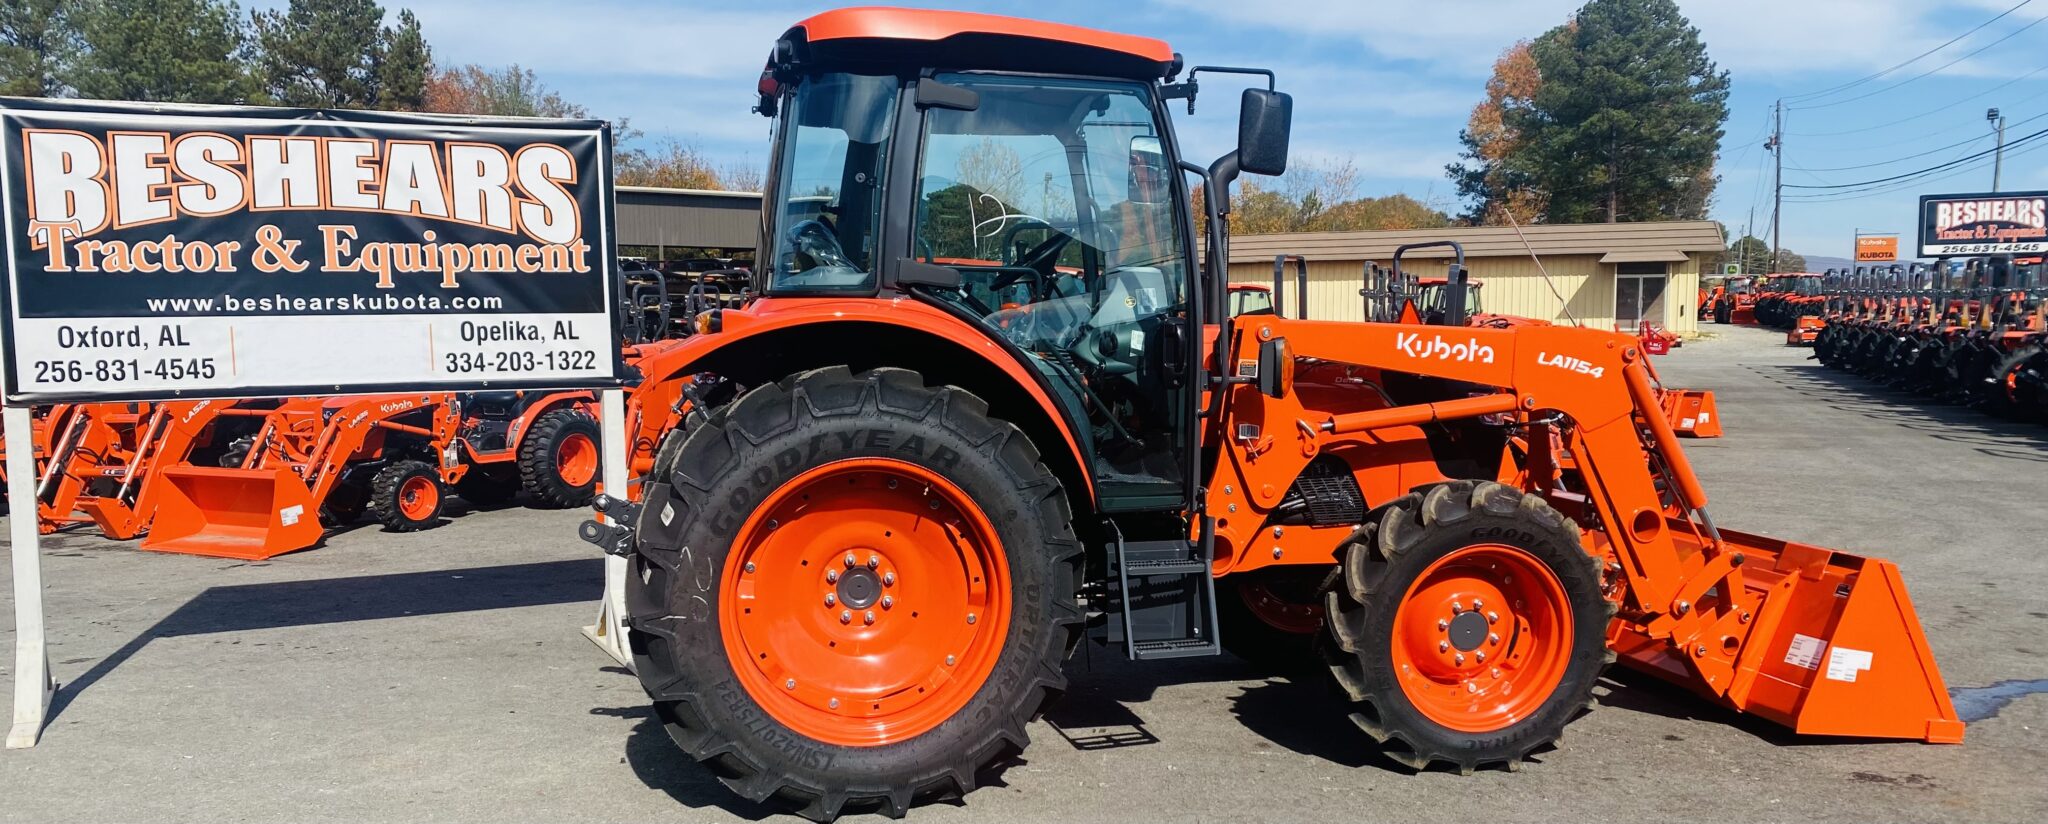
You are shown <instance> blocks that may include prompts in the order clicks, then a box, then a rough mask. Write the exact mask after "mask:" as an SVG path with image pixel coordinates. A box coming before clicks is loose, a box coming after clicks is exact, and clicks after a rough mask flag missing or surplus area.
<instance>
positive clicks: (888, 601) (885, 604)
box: [882, 595, 896, 609]
mask: <svg viewBox="0 0 2048 824" xmlns="http://www.w3.org/2000/svg"><path fill="white" fill-rule="evenodd" d="M895 605H896V599H895V598H893V597H890V596H887V595H884V596H882V608H883V609H888V608H890V607H893V606H895Z"/></svg>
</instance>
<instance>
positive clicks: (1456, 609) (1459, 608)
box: [1451, 601, 1465, 615]
mask: <svg viewBox="0 0 2048 824" xmlns="http://www.w3.org/2000/svg"><path fill="white" fill-rule="evenodd" d="M1464 611H1465V605H1464V604H1463V603H1460V602H1458V601H1452V602H1451V614H1452V615H1456V614H1458V613H1460V612H1464Z"/></svg>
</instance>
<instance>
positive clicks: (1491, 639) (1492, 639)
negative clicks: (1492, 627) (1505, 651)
mask: <svg viewBox="0 0 2048 824" xmlns="http://www.w3.org/2000/svg"><path fill="white" fill-rule="evenodd" d="M1486 643H1489V644H1498V643H1500V633H1498V632H1489V633H1487V634H1486Z"/></svg>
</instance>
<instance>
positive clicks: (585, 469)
mask: <svg viewBox="0 0 2048 824" xmlns="http://www.w3.org/2000/svg"><path fill="white" fill-rule="evenodd" d="M598 442H599V437H598V430H597V419H596V418H592V417H591V416H590V414H589V413H587V412H583V411H581V410H577V409H556V410H554V411H551V412H547V413H544V414H542V415H541V416H540V417H538V418H535V419H534V421H533V428H531V429H528V430H527V431H526V435H525V437H522V438H520V440H519V483H520V486H522V487H524V488H525V489H526V491H527V492H528V493H531V494H532V495H533V500H534V504H535V506H538V507H542V508H546V509H568V508H569V507H575V506H583V505H586V504H588V503H590V497H591V496H592V495H594V494H596V492H597V476H598V464H599V461H598V454H599V450H598Z"/></svg>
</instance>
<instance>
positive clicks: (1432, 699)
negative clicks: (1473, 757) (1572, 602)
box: [1392, 544, 1573, 733]
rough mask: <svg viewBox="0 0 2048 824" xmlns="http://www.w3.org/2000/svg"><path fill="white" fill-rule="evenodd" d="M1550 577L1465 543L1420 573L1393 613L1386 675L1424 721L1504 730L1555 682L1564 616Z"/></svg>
mask: <svg viewBox="0 0 2048 824" xmlns="http://www.w3.org/2000/svg"><path fill="white" fill-rule="evenodd" d="M1568 604H1569V599H1568V597H1567V596H1566V595H1565V592H1564V587H1563V585H1561V584H1559V583H1558V580H1557V576H1556V574H1554V573H1552V572H1551V571H1550V568H1549V567H1548V566H1546V565H1545V564H1544V563H1543V562H1542V561H1539V560H1537V559H1536V557H1535V556H1533V555H1530V554H1529V553H1528V552H1526V551H1524V550H1521V549H1517V548H1515V547H1511V546H1504V545H1501V544H1474V545H1472V546H1468V547H1465V548H1463V549H1459V550H1457V551H1455V552H1452V553H1450V554H1449V555H1445V556H1444V557H1442V558H1439V559H1437V560H1436V562H1435V563H1433V564H1430V565H1429V568H1428V569H1425V570H1423V572H1422V575H1421V576H1420V577H1418V578H1416V579H1415V583H1414V584H1413V585H1411V586H1410V587H1409V588H1408V593H1407V595H1406V596H1404V597H1403V599H1402V601H1401V605H1400V607H1399V609H1398V611H1397V612H1396V613H1395V616H1394V626H1393V644H1392V648H1393V665H1394V676H1395V678H1396V679H1397V680H1398V681H1399V683H1400V685H1401V692H1402V693H1403V694H1404V695H1406V696H1407V698H1408V702H1409V703H1410V704H1413V705H1414V706H1415V708H1416V709H1417V710H1418V711H1420V712H1421V713H1422V714H1423V715H1424V716H1425V717H1427V718H1429V720H1431V721H1434V722H1436V723H1438V724H1441V725H1443V726H1445V727H1449V728H1451V729H1454V730H1458V731H1460V732H1473V733H1483V732H1492V731H1495V730H1500V729H1505V728H1507V727H1509V726H1512V725H1514V724H1515V723H1516V722H1519V721H1521V720H1523V719H1525V718H1528V717H1529V716H1530V715H1532V714H1534V713H1535V712H1536V710H1537V708H1539V707H1541V706H1542V705H1543V702H1544V701H1546V700H1548V699H1549V698H1550V695H1551V693H1553V692H1555V691H1556V690H1557V686H1558V684H1559V683H1560V682H1562V681H1563V680H1564V672H1565V669H1566V667H1567V666H1568V665H1569V664H1570V661H1571V649H1572V638H1573V633H1572V616H1571V610H1570V607H1569V605H1568Z"/></svg>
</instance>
